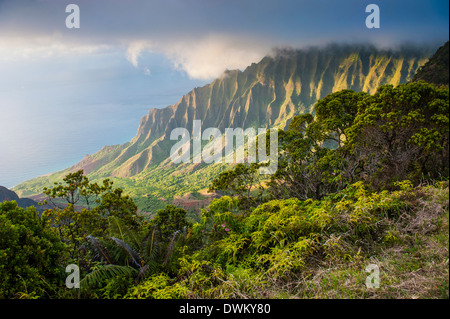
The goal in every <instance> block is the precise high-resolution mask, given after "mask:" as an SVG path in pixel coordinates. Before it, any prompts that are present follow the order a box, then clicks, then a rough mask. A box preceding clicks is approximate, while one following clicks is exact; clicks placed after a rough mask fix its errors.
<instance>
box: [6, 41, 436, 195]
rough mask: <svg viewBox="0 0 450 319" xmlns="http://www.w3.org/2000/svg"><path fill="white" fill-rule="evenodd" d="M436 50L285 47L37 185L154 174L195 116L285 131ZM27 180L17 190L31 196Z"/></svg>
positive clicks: (391, 80)
mask: <svg viewBox="0 0 450 319" xmlns="http://www.w3.org/2000/svg"><path fill="white" fill-rule="evenodd" d="M432 52H433V50H432V48H403V49H398V50H383V49H377V48H375V47H374V46H368V45H329V46H328V47H326V48H309V49H303V50H294V49H284V50H278V51H276V52H275V54H274V55H273V56H269V55H268V56H266V57H264V58H263V59H262V60H261V61H260V62H258V63H253V64H251V65H250V66H248V67H247V68H246V69H245V70H243V71H240V70H231V71H230V70H227V71H225V72H224V73H223V74H222V76H221V77H219V78H216V79H214V80H213V81H212V82H211V83H209V84H206V85H204V86H202V87H196V88H194V89H193V90H191V91H190V92H188V93H187V94H185V95H184V96H182V97H181V98H180V100H179V101H178V102H177V103H174V104H172V105H169V106H167V107H165V108H162V109H155V108H151V109H150V110H149V112H148V114H147V115H145V116H143V117H142V118H141V120H140V124H139V127H138V130H137V134H136V136H135V137H134V138H133V139H131V141H130V142H127V143H125V144H122V145H111V146H105V147H103V148H102V149H101V150H99V151H98V152H96V153H94V154H92V155H87V156H86V157H85V158H84V159H83V160H82V161H80V162H79V163H77V164H75V165H73V166H72V167H69V168H68V169H66V170H63V171H61V172H57V173H54V174H51V175H50V176H47V177H41V178H39V180H40V182H39V183H37V184H45V183H48V182H49V181H50V180H52V178H53V179H55V178H56V177H57V176H59V177H62V176H64V175H65V174H67V173H68V172H73V171H76V170H79V169H83V170H84V171H85V173H86V174H88V175H90V176H92V177H96V178H106V177H117V178H123V179H129V178H135V177H136V176H141V175H142V174H143V173H145V172H149V174H150V173H151V172H152V170H154V169H155V167H157V166H158V165H161V163H165V164H169V165H170V163H168V161H167V158H168V157H169V150H170V148H171V146H172V145H173V144H174V143H175V142H176V141H170V140H169V136H170V132H171V131H172V130H173V129H174V128H176V127H183V128H186V129H187V130H188V131H189V132H191V131H192V124H193V120H195V119H196V120H201V121H202V127H203V128H207V127H216V128H218V129H219V130H220V131H221V132H224V129H225V128H226V127H230V128H236V127H242V128H244V129H246V128H248V127H253V128H259V127H263V128H269V127H279V128H282V129H283V128H285V127H286V126H287V124H288V123H289V120H290V119H291V118H292V117H293V116H295V115H298V114H302V113H308V112H311V113H313V112H314V109H313V105H314V103H315V102H316V101H317V100H318V99H320V98H323V97H325V96H326V95H328V94H330V93H333V92H335V91H339V90H342V89H351V90H354V91H366V92H369V93H374V92H375V90H376V88H377V87H378V86H380V85H382V84H393V85H398V84H399V83H404V82H407V81H408V80H410V79H411V78H412V77H413V76H414V74H415V72H416V70H417V69H418V68H419V67H420V66H422V65H423V64H424V63H425V62H426V61H427V60H428V58H429V56H430V55H431V54H432ZM35 184H36V183H35ZM26 185H27V182H25V183H23V184H21V185H18V186H17V187H16V188H15V190H16V191H17V192H18V193H24V194H28V193H29V192H30V191H29V190H27V189H26ZM28 185H29V184H28ZM31 193H32V192H31Z"/></svg>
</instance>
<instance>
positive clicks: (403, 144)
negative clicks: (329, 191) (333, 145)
mask: <svg viewBox="0 0 450 319" xmlns="http://www.w3.org/2000/svg"><path fill="white" fill-rule="evenodd" d="M448 92H449V91H448V88H444V87H441V88H438V87H436V86H434V85H433V84H428V83H425V82H421V81H420V82H413V83H408V84H400V85H399V86H397V87H394V86H392V85H384V86H381V87H380V88H378V91H377V93H375V94H374V95H372V96H370V97H368V98H366V99H365V100H364V102H363V103H361V104H360V108H359V111H358V115H357V117H356V118H355V122H354V125H353V126H352V127H351V128H349V129H348V130H347V132H348V136H349V146H350V147H351V149H352V153H353V156H354V158H353V159H354V160H355V161H358V162H359V166H360V169H359V174H360V176H359V178H362V179H364V180H366V181H368V182H370V183H372V185H373V186H375V187H377V188H383V187H390V185H392V182H393V181H396V180H404V179H410V180H411V181H413V182H415V183H417V182H418V181H419V180H420V179H421V178H441V177H448V174H449V172H448V169H449V167H448V159H449V158H448V152H449V148H448V145H449V127H448V125H449V119H448V113H449V95H448Z"/></svg>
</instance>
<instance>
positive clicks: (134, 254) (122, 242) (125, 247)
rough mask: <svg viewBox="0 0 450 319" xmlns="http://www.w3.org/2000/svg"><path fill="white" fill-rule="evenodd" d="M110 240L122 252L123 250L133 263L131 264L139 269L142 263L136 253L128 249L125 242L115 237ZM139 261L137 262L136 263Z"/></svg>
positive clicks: (128, 246)
mask: <svg viewBox="0 0 450 319" xmlns="http://www.w3.org/2000/svg"><path fill="white" fill-rule="evenodd" d="M111 239H112V240H113V241H114V242H115V243H116V244H117V245H118V246H119V247H121V248H122V249H123V250H125V251H126V252H127V253H128V255H129V256H130V257H131V260H132V261H133V264H135V265H136V266H137V267H138V268H141V267H142V265H141V262H142V261H143V259H142V257H141V256H140V255H139V253H138V252H137V251H135V250H134V249H133V248H131V247H130V245H128V244H127V243H126V242H124V241H123V240H120V239H118V238H116V237H111ZM138 261H139V262H138Z"/></svg>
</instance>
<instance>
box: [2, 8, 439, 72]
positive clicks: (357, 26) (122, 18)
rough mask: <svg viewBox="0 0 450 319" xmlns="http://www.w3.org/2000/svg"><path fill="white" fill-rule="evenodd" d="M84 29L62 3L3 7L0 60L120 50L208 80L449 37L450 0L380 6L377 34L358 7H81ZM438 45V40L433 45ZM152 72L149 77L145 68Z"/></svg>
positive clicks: (130, 56) (133, 61) (132, 60)
mask: <svg viewBox="0 0 450 319" xmlns="http://www.w3.org/2000/svg"><path fill="white" fill-rule="evenodd" d="M73 2H75V3H76V4H78V6H79V7H80V15H81V17H80V18H81V28H80V29H67V28H66V27H65V19H66V17H67V15H68V13H66V12H65V7H66V5H67V4H69V2H67V1H58V0H23V1H14V0H2V1H0V60H1V59H3V60H7V59H18V58H33V57H34V58H36V57H41V58H45V57H52V56H55V55H63V54H66V55H68V56H70V55H80V54H95V53H99V52H104V51H108V50H121V51H123V54H124V57H125V58H126V59H127V60H128V61H129V62H130V63H131V64H132V65H133V66H134V67H136V68H142V70H143V72H144V71H145V67H144V66H141V65H140V64H139V60H140V57H141V55H142V54H143V53H144V52H150V53H158V54H164V55H165V56H166V57H167V58H169V59H170V60H171V61H172V63H173V67H174V68H175V69H176V70H181V71H184V72H186V74H187V75H188V76H189V77H191V78H193V79H210V78H214V77H217V76H218V75H220V74H221V73H222V72H223V71H224V70H225V69H236V68H239V69H242V68H244V67H246V66H247V65H249V64H251V63H252V62H258V61H259V60H260V59H261V58H263V57H264V55H266V54H268V53H270V51H271V50H272V49H273V48H274V47H283V46H294V47H301V46H306V45H308V46H309V45H315V44H319V43H325V42H332V41H334V42H339V41H345V42H352V41H364V42H372V43H374V42H375V43H378V44H383V45H391V44H394V43H398V42H399V41H400V40H401V41H421V40H440V39H443V38H448V30H447V28H445V29H444V28H443V27H440V26H448V13H446V12H447V11H448V10H447V11H445V10H443V9H445V8H444V7H446V8H447V9H448V2H447V1H441V0H434V1H426V2H425V1H418V0H416V1H414V0H413V1H395V3H394V2H393V1H388V0H379V1H378V2H377V4H378V5H379V7H380V9H381V14H382V16H381V23H382V28H381V29H380V30H371V31H369V30H367V28H365V24H364V22H365V18H366V13H365V5H366V4H365V3H364V1H359V0H347V1H325V0H316V1H310V0H284V1H270V0H258V1H256V0H239V1H238V0H229V1H211V0H167V1H154V0H127V1H123V0H122V1H120V0H96V1H90V0H77V1H73ZM433 38H434V39H433ZM145 72H146V71H145Z"/></svg>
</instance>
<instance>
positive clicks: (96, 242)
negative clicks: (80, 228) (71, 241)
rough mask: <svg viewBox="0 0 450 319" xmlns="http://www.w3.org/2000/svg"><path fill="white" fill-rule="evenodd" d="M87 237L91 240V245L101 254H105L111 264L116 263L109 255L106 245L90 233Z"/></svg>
mask: <svg viewBox="0 0 450 319" xmlns="http://www.w3.org/2000/svg"><path fill="white" fill-rule="evenodd" d="M86 238H87V239H88V240H89V242H90V243H91V245H92V246H93V247H94V248H95V250H96V251H97V252H98V253H99V254H100V255H101V256H103V257H104V258H105V259H106V261H107V262H108V263H109V264H115V261H114V259H113V258H111V256H110V255H109V253H108V250H107V249H106V247H105V246H104V245H103V244H102V243H100V241H99V240H98V239H97V238H95V237H94V236H92V235H89V236H87V237H86Z"/></svg>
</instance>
